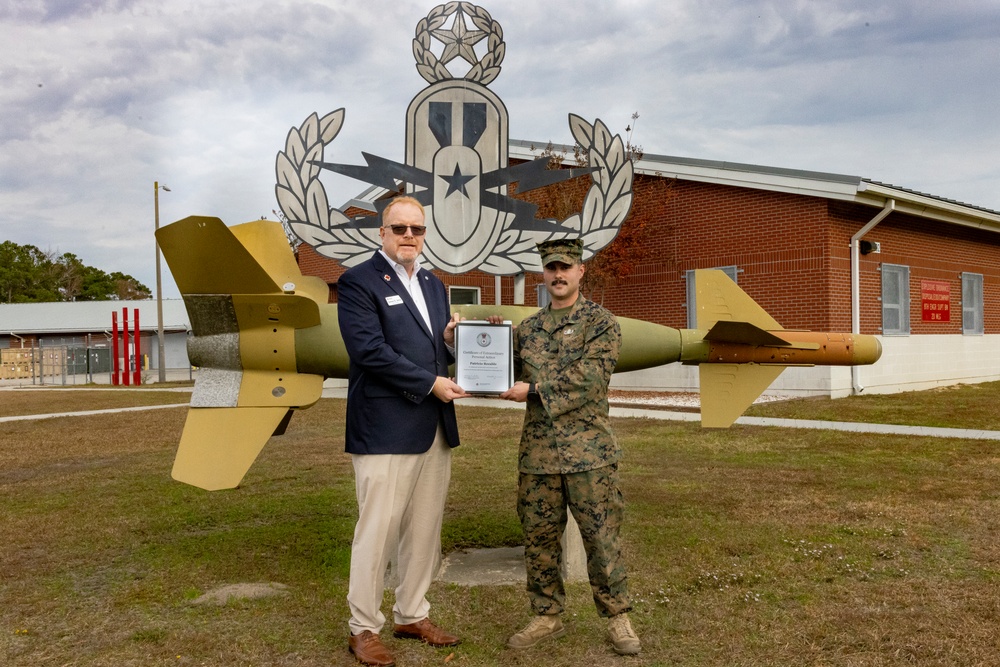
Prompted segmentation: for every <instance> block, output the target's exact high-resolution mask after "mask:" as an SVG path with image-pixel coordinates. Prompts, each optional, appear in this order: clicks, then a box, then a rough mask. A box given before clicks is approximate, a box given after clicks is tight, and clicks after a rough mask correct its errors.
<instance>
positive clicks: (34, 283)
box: [0, 241, 152, 303]
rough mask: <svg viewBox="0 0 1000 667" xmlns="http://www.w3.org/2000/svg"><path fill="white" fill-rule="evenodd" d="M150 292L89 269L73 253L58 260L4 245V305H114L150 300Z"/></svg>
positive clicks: (0, 260)
mask: <svg viewBox="0 0 1000 667" xmlns="http://www.w3.org/2000/svg"><path fill="white" fill-rule="evenodd" d="M151 296H152V293H151V292H150V290H149V288H148V287H146V286H145V285H143V284H142V283H140V282H139V281H138V280H136V279H135V278H133V277H132V276H129V275H126V274H123V273H120V272H117V271H116V272H114V273H112V274H110V275H108V274H107V273H105V272H104V271H102V270H101V269H98V268H95V267H92V266H87V265H86V264H84V263H83V262H82V261H81V260H80V258H79V257H77V256H76V255H74V254H73V253H64V254H62V255H60V256H59V257H55V256H54V255H53V254H52V253H50V252H44V251H42V250H40V249H38V248H37V247H35V246H33V245H18V244H17V243H14V242H13V241H4V242H3V243H0V302H2V303H34V302H42V301H114V300H122V299H149V298H151Z"/></svg>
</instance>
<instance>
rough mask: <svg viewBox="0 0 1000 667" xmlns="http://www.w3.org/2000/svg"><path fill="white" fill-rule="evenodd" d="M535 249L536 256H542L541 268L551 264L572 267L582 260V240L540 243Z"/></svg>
mask: <svg viewBox="0 0 1000 667" xmlns="http://www.w3.org/2000/svg"><path fill="white" fill-rule="evenodd" d="M537 247H538V254H540V255H541V256H542V266H545V265H546V264H549V263H551V262H562V263H563V264H568V265H573V264H578V263H579V262H580V260H581V259H582V258H583V239H559V240H557V241H542V242H541V243H539V244H537Z"/></svg>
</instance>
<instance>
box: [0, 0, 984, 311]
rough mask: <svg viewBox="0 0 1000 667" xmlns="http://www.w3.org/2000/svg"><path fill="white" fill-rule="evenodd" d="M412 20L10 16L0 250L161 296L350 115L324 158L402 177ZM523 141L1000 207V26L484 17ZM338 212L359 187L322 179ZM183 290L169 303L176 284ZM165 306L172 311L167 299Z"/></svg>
mask: <svg viewBox="0 0 1000 667" xmlns="http://www.w3.org/2000/svg"><path fill="white" fill-rule="evenodd" d="M435 4H436V2H429V3H423V2H416V1H415V0H403V1H392V2H390V1H389V0H369V1H368V2H364V3H355V2H348V1H347V0H313V1H310V0H282V1H278V2H273V1H272V2H263V1H262V0H240V1H236V0H229V1H221V0H217V1H209V2H205V1H201V2H194V1H193V0H171V2H169V3H162V2H153V0H105V1H103V2H102V1H99V0H84V1H81V0H65V1H57V0H25V1H22V2H17V3H6V4H4V5H0V28H2V31H3V32H2V34H4V36H5V41H6V44H5V49H6V53H7V54H9V55H8V56H7V57H6V58H5V61H4V63H3V65H2V66H0V237H2V238H4V239H10V240H13V241H16V242H18V243H32V244H34V245H38V246H39V247H42V248H51V249H59V250H60V251H62V252H66V251H69V252H73V253H75V254H77V255H78V256H79V257H81V259H82V260H83V261H85V262H86V263H88V264H92V265H96V266H99V267H101V268H103V269H105V270H108V271H111V270H121V271H124V272H126V273H131V274H132V275H134V276H136V277H137V278H139V279H140V280H142V281H143V282H145V283H146V284H147V285H152V283H153V275H152V274H153V267H152V261H151V258H152V254H153V243H152V237H151V231H152V226H153V220H152V218H153V210H152V209H153V202H152V184H153V181H157V180H158V181H160V182H161V183H166V184H168V185H169V186H170V187H171V189H172V191H171V192H169V193H162V194H161V198H160V211H161V221H162V222H163V223H166V222H169V221H172V220H175V219H178V218H180V217H184V216H186V215H191V214H206V215H217V216H219V217H221V218H223V219H224V220H225V221H226V222H227V223H230V224H234V223H236V222H243V221H246V220H249V219H254V218H257V217H260V216H262V215H268V216H270V215H271V211H272V210H273V209H274V208H276V203H275V201H274V194H273V190H274V157H275V154H276V153H277V152H278V151H279V150H281V149H282V148H283V145H284V141H285V135H286V133H287V132H288V129H289V128H290V127H292V126H293V125H298V124H300V123H301V122H302V121H303V120H304V119H305V117H306V116H307V115H309V114H310V113H312V112H314V111H315V112H318V113H320V114H321V115H322V114H325V113H328V112H330V111H332V110H334V109H337V108H340V107H343V108H345V109H346V118H345V123H344V127H343V129H342V130H341V133H340V135H339V136H338V137H337V139H336V141H335V142H334V144H333V145H331V146H330V147H329V148H328V152H327V159H331V160H336V161H340V162H347V163H353V164H360V163H362V158H361V152H362V151H367V152H370V153H374V154H377V155H381V156H384V157H388V158H391V159H396V160H399V159H402V156H403V137H404V129H405V128H404V114H405V110H406V106H407V104H408V103H409V101H410V100H411V99H412V98H413V97H414V96H415V95H416V94H417V93H418V92H419V91H420V90H421V89H422V88H423V87H424V86H425V85H426V83H425V82H424V81H423V79H421V78H420V77H419V75H418V74H417V72H416V69H415V67H414V63H413V56H412V44H411V40H412V39H413V34H414V27H415V26H416V24H417V22H418V21H419V20H420V19H421V18H423V17H424V16H426V14H427V13H428V12H429V11H430V10H431V9H432V8H433V7H434V6H435ZM483 5H484V6H485V7H486V9H487V10H489V11H490V12H491V13H492V15H493V17H494V19H496V20H497V21H499V22H500V24H501V25H502V27H503V30H504V38H505V41H506V46H507V51H506V59H505V61H504V63H503V66H502V67H503V70H502V72H501V74H500V76H499V78H498V79H497V80H496V82H494V83H493V84H491V86H490V88H491V89H492V90H493V91H494V92H495V93H497V94H498V95H500V97H501V98H502V99H503V100H504V102H505V104H506V105H507V108H508V111H509V113H510V128H511V130H510V131H511V136H512V137H513V138H519V139H528V140H533V141H537V142H539V143H544V142H546V141H548V140H553V141H556V142H569V141H570V136H571V135H570V133H569V128H568V124H567V114H569V113H571V112H572V113H576V114H580V115H582V116H584V117H586V118H590V119H593V118H601V119H602V120H604V121H605V122H606V123H607V124H608V125H609V126H610V127H612V128H613V129H615V130H617V131H622V130H624V128H625V126H626V125H627V124H628V123H629V122H630V116H631V114H632V112H634V111H638V112H639V113H640V118H639V121H638V123H637V124H636V133H635V139H636V141H637V142H638V143H640V144H642V145H643V147H644V148H645V150H646V151H647V152H649V153H659V154H667V155H683V156H688V157H699V158H707V159H718V160H727V161H732V162H749V163H756V164H763V165H769V166H778V167H788V168H799V169H812V170H817V171H830V172H837V173H849V174H856V175H859V176H864V177H870V178H874V179H877V180H882V181H886V182H891V183H893V184H895V185H900V186H903V187H909V188H913V189H917V190H922V191H925V192H930V193H932V194H935V195H939V196H943V197H949V198H954V199H959V200H963V201H966V202H968V203H972V204H976V205H981V206H986V207H990V208H994V209H998V208H1000V168H998V167H997V166H996V158H995V155H994V152H995V149H996V147H997V146H998V144H1000V141H998V140H1000V129H998V126H997V124H996V123H995V122H994V120H993V116H994V115H995V109H996V108H997V107H998V105H1000V91H998V88H997V86H996V85H995V83H996V81H997V80H998V74H1000V42H998V41H997V40H996V37H995V36H996V35H997V34H1000V5H998V4H996V3H982V2H975V1H973V0H953V1H952V2H948V3H942V2H934V1H930V0H915V1H911V2H905V3H903V2H900V3H870V2H861V1H860V0H825V1H824V2H816V1H815V0H783V1H779V0H772V1H764V0H742V1H740V2H736V1H735V0H731V1H729V2H712V3H705V2H700V1H698V0H675V1H670V2H665V1H663V0H614V1H611V0H577V1H574V2H569V1H568V0H561V1H558V2H537V0H507V1H505V2H503V3H497V4H496V5H490V4H488V3H483ZM325 182H326V183H327V189H328V192H329V193H330V199H331V201H332V202H334V203H340V202H342V201H344V200H346V199H347V198H348V197H350V196H351V195H352V194H354V193H357V192H359V191H360V190H362V189H363V188H364V184H362V183H360V182H357V181H353V180H351V179H348V178H346V177H336V176H331V177H330V178H327V179H326V181H325ZM170 288H172V285H171V287H170ZM170 288H168V294H169V289H170Z"/></svg>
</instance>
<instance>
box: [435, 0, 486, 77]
mask: <svg viewBox="0 0 1000 667" xmlns="http://www.w3.org/2000/svg"><path fill="white" fill-rule="evenodd" d="M431 34H432V35H434V36H435V37H436V38H437V39H438V40H439V41H441V42H442V43H443V44H444V51H443V52H442V53H441V64H443V65H447V64H448V63H449V62H451V61H452V60H454V59H455V58H457V57H459V56H461V57H462V58H463V59H464V60H465V61H466V62H468V63H469V64H470V65H473V66H475V65H477V64H478V63H479V58H478V57H477V56H476V52H475V51H473V49H472V47H473V46H474V45H475V44H476V43H477V42H479V41H480V40H482V39H483V38H484V37H486V33H485V32H483V31H482V30H469V28H468V26H466V25H465V14H464V13H463V12H462V10H461V9H459V10H458V14H457V16H455V23H454V24H453V25H452V26H451V30H444V29H438V30H434V31H432V32H431Z"/></svg>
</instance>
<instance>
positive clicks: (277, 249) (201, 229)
mask: <svg viewBox="0 0 1000 667" xmlns="http://www.w3.org/2000/svg"><path fill="white" fill-rule="evenodd" d="M157 241H158V242H159V244H160V247H161V249H162V250H163V254H164V257H166V259H167V263H168V265H169V266H170V270H171V272H172V273H173V275H174V279H175V281H176V282H177V286H178V288H179V289H180V291H181V294H182V295H183V296H184V302H185V305H186V307H187V310H188V315H189V317H190V320H191V328H192V332H193V333H194V336H193V337H192V338H191V339H190V340H189V343H188V353H189V356H190V357H191V360H192V363H194V364H195V365H197V366H199V367H200V368H199V371H198V380H197V382H196V383H195V387H194V392H193V393H192V396H191V408H190V409H189V410H188V416H187V421H186V422H185V425H184V432H183V434H182V435H181V441H180V444H179V446H178V449H177V456H176V459H175V462H174V469H173V477H174V479H177V480H179V481H182V482H186V483H188V484H193V485H195V486H199V487H201V488H204V489H209V490H217V489H230V488H234V487H236V486H237V485H239V483H240V481H241V480H242V479H243V476H244V475H245V474H246V472H247V470H249V468H250V466H251V465H252V464H253V462H254V460H255V459H256V458H257V456H258V454H260V451H261V449H262V448H263V447H264V445H265V444H266V443H267V441H268V439H269V438H270V437H271V436H272V435H280V434H281V433H283V432H284V427H285V426H286V425H287V423H288V419H289V417H290V416H291V411H292V410H293V409H296V408H303V407H308V406H310V405H312V404H314V403H315V402H316V401H317V400H319V398H320V396H321V395H322V391H323V379H324V378H323V376H322V375H317V374H311V373H299V372H298V367H297V357H296V331H298V330H301V329H308V328H312V327H316V326H318V325H320V323H321V318H320V313H319V304H325V303H326V302H327V300H328V297H329V291H328V288H327V286H326V283H324V282H323V281H322V280H320V279H319V278H315V277H305V276H303V275H302V274H301V272H300V271H299V268H298V265H297V264H296V262H295V257H294V254H293V253H292V249H291V247H290V246H289V244H288V239H287V237H286V236H285V234H284V230H283V229H282V228H281V225H280V224H279V223H277V222H273V221H267V220H255V221H253V222H248V223H245V224H242V225H236V226H234V227H227V226H226V225H225V223H223V222H222V220H220V219H219V218H211V217H202V216H193V217H189V218H185V219H183V220H180V221H178V222H175V223H173V224H172V225H168V226H166V227H164V228H162V229H160V230H159V231H158V232H157Z"/></svg>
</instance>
